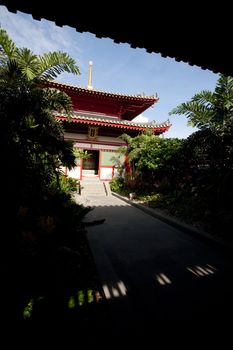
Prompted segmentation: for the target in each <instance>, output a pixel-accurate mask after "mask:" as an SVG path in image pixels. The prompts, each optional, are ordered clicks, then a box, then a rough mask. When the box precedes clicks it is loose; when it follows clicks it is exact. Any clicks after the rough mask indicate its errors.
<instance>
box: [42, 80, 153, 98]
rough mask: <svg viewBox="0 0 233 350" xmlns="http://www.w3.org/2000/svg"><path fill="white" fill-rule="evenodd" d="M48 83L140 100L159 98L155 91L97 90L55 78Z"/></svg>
mask: <svg viewBox="0 0 233 350" xmlns="http://www.w3.org/2000/svg"><path fill="white" fill-rule="evenodd" d="M49 84H58V85H63V86H67V87H70V88H74V89H79V90H84V91H88V92H90V93H93V94H94V93H96V92H97V93H103V94H108V95H116V96H122V97H133V98H138V99H142V100H148V99H150V100H159V97H158V94H157V93H155V94H154V95H145V93H144V92H142V93H141V94H135V95H131V94H122V93H119V92H111V91H104V90H99V89H98V90H97V89H92V90H91V89H88V88H87V87H84V86H78V85H73V84H67V83H62V82H60V81H57V80H51V81H49Z"/></svg>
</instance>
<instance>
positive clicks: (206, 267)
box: [79, 197, 233, 336]
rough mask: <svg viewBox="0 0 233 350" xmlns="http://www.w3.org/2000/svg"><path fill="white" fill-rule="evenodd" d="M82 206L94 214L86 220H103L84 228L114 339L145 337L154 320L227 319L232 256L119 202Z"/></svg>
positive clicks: (93, 200)
mask: <svg viewBox="0 0 233 350" xmlns="http://www.w3.org/2000/svg"><path fill="white" fill-rule="evenodd" d="M79 200H80V198H79ZM82 201H83V203H84V204H85V203H86V204H87V205H90V203H91V205H93V206H94V207H95V209H94V210H93V211H92V212H90V213H89V214H88V218H89V219H90V220H95V219H97V218H98V219H100V218H105V219H106V221H105V222H104V223H103V224H102V225H100V226H93V227H89V228H88V239H89V242H90V245H91V249H92V251H93V254H94V257H95V261H96V264H97V267H98V270H99V273H100V276H101V279H102V284H103V289H104V291H105V295H106V298H107V300H108V305H109V310H110V312H109V317H110V318H109V320H110V321H109V322H108V324H107V328H108V330H109V332H110V333H111V334H112V335H113V336H117V334H119V333H120V334H128V332H129V331H131V330H137V331H140V332H142V333H143V332H148V327H149V326H151V324H153V322H156V321H168V320H169V321H170V320H173V321H177V320H178V321H179V320H181V321H186V320H187V321H193V320H196V321H197V320H202V321H211V322H215V323H220V322H221V319H223V318H224V319H225V318H227V317H230V316H231V314H232V311H233V300H232V292H233V286H232V277H233V274H232V272H233V265H232V257H231V255H228V254H226V253H225V252H224V251H222V250H221V249H218V248H217V247H213V246H210V245H209V244H208V243H206V242H203V241H201V240H199V239H196V238H194V237H191V236H190V235H188V234H185V233H183V232H181V231H179V230H177V229H175V228H173V227H171V226H169V225H167V224H165V223H163V222H161V221H159V220H157V219H155V218H153V217H151V216H149V215H147V214H146V213H144V212H142V211H140V210H139V209H137V208H134V207H132V206H130V205H129V204H127V203H125V202H122V201H121V200H119V199H117V198H114V197H104V198H100V197H90V198H83V199H82ZM105 326H106V325H105ZM138 334H139V333H138Z"/></svg>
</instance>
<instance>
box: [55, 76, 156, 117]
mask: <svg viewBox="0 0 233 350" xmlns="http://www.w3.org/2000/svg"><path fill="white" fill-rule="evenodd" d="M49 86H50V87H53V88H56V89H59V90H62V91H64V92H66V93H67V95H69V96H70V97H71V99H72V104H73V109H74V111H83V112H95V113H101V114H106V115H108V116H113V117H118V118H119V119H124V120H132V119H133V118H135V117H137V116H138V115H139V114H141V113H142V112H144V111H145V110H146V109H148V108H149V107H151V106H152V105H153V104H155V103H156V102H158V100H159V98H158V96H157V95H152V96H145V95H144V94H137V95H125V94H119V93H112V92H107V91H100V90H91V89H88V88H84V87H79V86H74V85H68V84H63V83H59V82H56V81H50V82H49Z"/></svg>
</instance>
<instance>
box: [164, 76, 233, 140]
mask: <svg viewBox="0 0 233 350" xmlns="http://www.w3.org/2000/svg"><path fill="white" fill-rule="evenodd" d="M169 114H170V115H171V114H179V115H185V116H187V118H188V121H189V124H190V125H192V126H196V127H197V128H199V129H206V128H209V129H210V130H211V131H212V132H213V133H215V134H217V135H219V136H224V135H229V134H231V133H232V130H233V78H232V77H226V76H224V75H220V78H219V80H218V82H217V84H216V88H215V91H214V92H211V91H207V90H203V91H201V92H200V93H197V94H196V95H194V96H193V97H192V99H191V100H190V101H188V102H184V103H181V104H180V105H179V106H177V107H176V108H174V109H173V110H172V111H171V112H170V113H169Z"/></svg>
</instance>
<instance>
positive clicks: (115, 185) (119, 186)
mask: <svg viewBox="0 0 233 350" xmlns="http://www.w3.org/2000/svg"><path fill="white" fill-rule="evenodd" d="M110 188H111V191H113V192H116V193H122V192H123V190H124V180H123V178H121V177H115V178H113V179H112V181H110Z"/></svg>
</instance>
